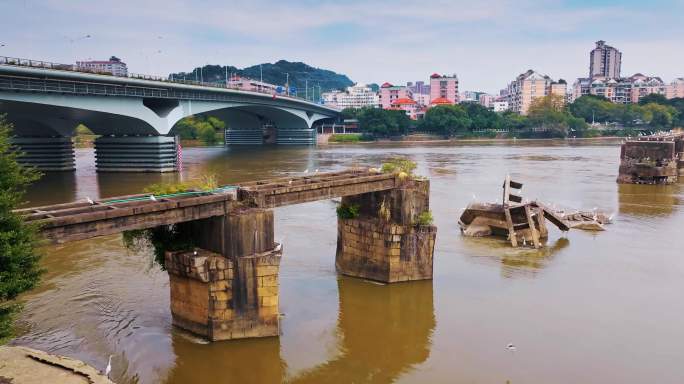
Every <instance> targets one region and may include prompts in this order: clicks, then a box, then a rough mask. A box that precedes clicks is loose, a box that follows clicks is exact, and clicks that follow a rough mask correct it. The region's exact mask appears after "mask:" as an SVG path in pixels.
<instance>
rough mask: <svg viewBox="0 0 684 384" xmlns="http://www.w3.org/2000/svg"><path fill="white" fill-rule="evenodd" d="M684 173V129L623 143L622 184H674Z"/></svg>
mask: <svg viewBox="0 0 684 384" xmlns="http://www.w3.org/2000/svg"><path fill="white" fill-rule="evenodd" d="M682 176H684V132H682V131H674V132H661V133H657V134H654V135H650V136H640V137H637V138H636V139H630V140H628V141H626V142H624V143H623V144H622V147H621V150H620V169H619V174H618V180H617V181H618V182H619V183H628V184H673V183H676V182H677V181H678V180H679V178H680V177H682Z"/></svg>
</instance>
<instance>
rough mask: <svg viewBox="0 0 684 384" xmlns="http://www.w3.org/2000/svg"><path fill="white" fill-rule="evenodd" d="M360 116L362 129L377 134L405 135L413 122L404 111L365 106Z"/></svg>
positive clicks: (385, 135)
mask: <svg viewBox="0 0 684 384" xmlns="http://www.w3.org/2000/svg"><path fill="white" fill-rule="evenodd" d="M358 116H359V117H358V119H359V126H360V127H361V129H362V131H363V132H365V133H370V134H372V135H375V136H384V137H387V136H397V135H403V134H406V133H407V132H408V128H409V126H410V124H411V122H410V120H409V118H408V116H406V113H404V111H395V110H385V109H380V108H363V109H361V112H360V113H359V115H358Z"/></svg>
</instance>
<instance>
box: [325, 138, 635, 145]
mask: <svg viewBox="0 0 684 384" xmlns="http://www.w3.org/2000/svg"><path fill="white" fill-rule="evenodd" d="M621 139H625V138H624V137H619V136H602V137H577V138H565V139H561V138H525V139H517V138H506V139H496V138H486V137H482V138H467V139H457V138H449V139H423V138H421V139H412V138H410V137H404V138H401V139H396V140H395V139H378V140H373V141H347V142H335V141H329V142H327V143H319V144H330V145H338V144H345V145H347V144H391V143H402V144H429V143H447V144H448V143H451V144H458V143H487V144H516V143H521V142H525V143H534V142H539V143H544V142H558V141H568V142H583V143H591V142H606V141H615V140H621Z"/></svg>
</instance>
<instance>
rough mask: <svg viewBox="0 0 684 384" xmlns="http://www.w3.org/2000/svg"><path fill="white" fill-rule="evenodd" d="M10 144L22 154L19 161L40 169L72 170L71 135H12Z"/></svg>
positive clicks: (72, 145)
mask: <svg viewBox="0 0 684 384" xmlns="http://www.w3.org/2000/svg"><path fill="white" fill-rule="evenodd" d="M11 142H12V145H14V146H15V147H16V148H17V150H19V151H20V152H22V153H23V154H22V155H21V156H20V157H19V159H18V160H19V163H20V164H22V165H26V166H32V167H35V168H37V169H38V170H40V171H73V170H75V169H76V163H75V161H74V144H73V142H72V141H71V137H13V138H12V139H11Z"/></svg>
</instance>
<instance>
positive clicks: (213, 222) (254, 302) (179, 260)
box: [165, 209, 282, 341]
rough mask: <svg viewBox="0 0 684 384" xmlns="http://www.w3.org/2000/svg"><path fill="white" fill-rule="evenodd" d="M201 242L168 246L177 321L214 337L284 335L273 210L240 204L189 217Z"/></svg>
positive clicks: (214, 339) (185, 326) (226, 338)
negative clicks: (177, 248)
mask: <svg viewBox="0 0 684 384" xmlns="http://www.w3.org/2000/svg"><path fill="white" fill-rule="evenodd" d="M189 224H190V225H189V227H190V228H189V230H190V231H191V232H192V234H193V238H194V239H195V241H196V243H197V244H198V246H200V247H201V248H199V250H197V251H190V252H169V253H167V255H166V260H165V263H166V268H167V270H168V272H169V277H170V285H171V313H172V316H173V323H174V325H176V326H178V327H180V328H182V329H185V330H188V331H191V332H193V333H195V334H198V335H201V336H204V337H206V338H207V339H209V340H211V341H218V340H232V339H241V338H250V337H267V336H278V335H279V332H280V331H279V309H278V272H279V269H280V259H281V255H282V248H281V246H280V245H277V244H276V243H275V242H274V241H273V211H269V210H265V209H241V210H237V211H234V212H231V213H230V214H228V215H226V216H222V217H214V218H210V219H204V220H198V221H196V222H192V223H189Z"/></svg>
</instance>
